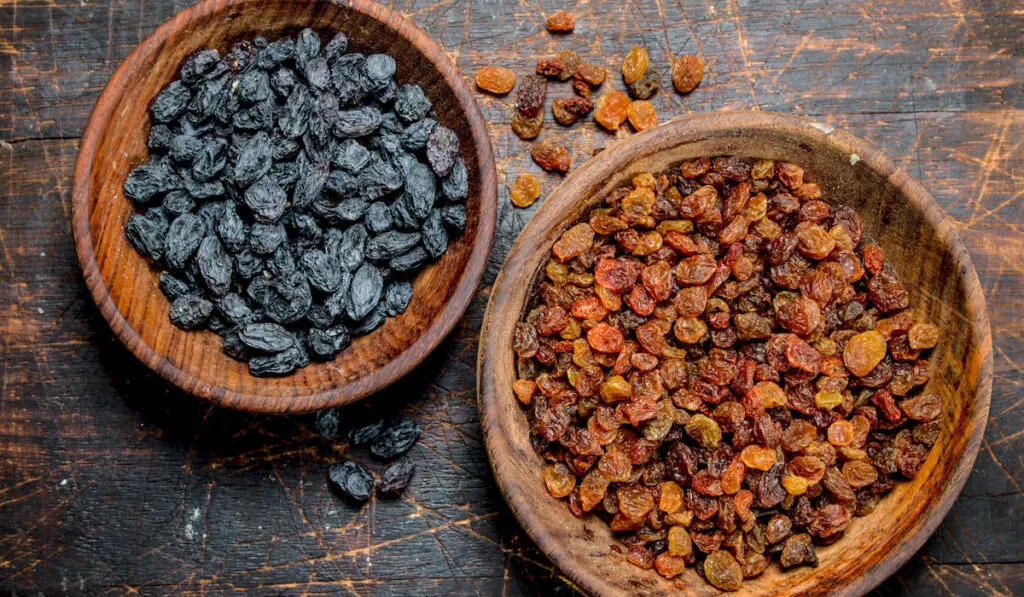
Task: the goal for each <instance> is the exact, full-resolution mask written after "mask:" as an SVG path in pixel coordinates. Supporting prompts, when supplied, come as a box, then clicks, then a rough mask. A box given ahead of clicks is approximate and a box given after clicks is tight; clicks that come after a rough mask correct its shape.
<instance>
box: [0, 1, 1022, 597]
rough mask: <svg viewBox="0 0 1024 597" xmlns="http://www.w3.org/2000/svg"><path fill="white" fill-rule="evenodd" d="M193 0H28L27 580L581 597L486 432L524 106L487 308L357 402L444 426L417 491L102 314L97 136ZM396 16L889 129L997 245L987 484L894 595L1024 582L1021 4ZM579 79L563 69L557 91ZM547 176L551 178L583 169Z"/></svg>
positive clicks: (890, 143) (8, 148) (668, 103)
mask: <svg viewBox="0 0 1024 597" xmlns="http://www.w3.org/2000/svg"><path fill="white" fill-rule="evenodd" d="M186 4H187V2H184V1H182V0H175V1H174V2H158V3H154V2H150V3H145V2H144V1H143V0H0V73H2V75H0V77H2V78H0V170H2V172H3V174H2V175H0V197H2V200H0V201H2V202H0V368H2V369H0V591H2V592H4V594H12V595H37V594H47V595H49V594H61V593H68V594H101V593H114V594H126V593H137V594H145V595H151V594H185V595H192V594H211V595H213V594H218V595H219V594H234V593H243V592H246V593H253V594H258V595H264V594H265V595H282V594H283V595H293V594H294V595H298V594H308V593H314V594H317V593H319V594H335V593H342V594H350V595H371V594H373V595H391V594H394V595H404V594H417V595H448V594H470V595H475V594H480V595H497V594H503V595H531V594H539V595H572V594H575V593H577V590H576V589H575V588H574V587H573V586H572V584H571V583H570V582H568V581H567V580H566V579H565V578H563V577H562V576H561V575H560V574H559V573H558V572H557V570H554V569H552V566H551V564H550V563H549V562H548V561H547V560H546V559H545V557H544V556H543V554H541V553H540V552H539V551H538V550H537V549H536V547H534V546H533V545H532V544H531V543H530V541H529V540H528V539H527V538H526V537H525V536H524V535H523V534H522V532H521V531H520V530H519V529H518V527H517V525H516V523H515V521H514V519H512V518H511V516H510V514H509V513H508V511H507V510H506V509H505V508H504V505H503V502H502V500H501V496H500V495H499V494H498V493H497V490H496V489H495V487H494V483H493V480H492V477H491V474H490V470H489V467H488V464H487V460H486V457H485V455H484V451H483V447H482V445H481V440H480V430H479V426H478V417H477V408H476V395H475V388H474V381H473V380H474V373H475V359H476V349H477V341H476V337H477V334H478V332H479V328H480V320H481V317H482V315H483V308H484V305H485V303H486V299H487V294H488V292H489V289H490V283H491V282H492V281H493V280H494V277H495V275H496V272H497V269H498V267H499V266H500V264H501V262H502V260H503V258H504V256H505V254H506V252H507V251H508V248H509V247H510V245H511V243H512V242H513V240H514V239H515V237H516V234H517V233H518V231H519V230H520V229H521V228H522V226H523V225H524V222H525V221H526V220H527V219H528V218H529V217H530V214H531V212H532V210H527V211H518V210H515V209H514V208H512V207H511V206H510V204H508V201H507V197H508V193H507V185H508V184H510V183H511V181H512V179H514V177H515V176H516V175H517V174H518V173H521V172H524V171H531V172H537V168H536V166H534V165H533V164H532V162H531V161H530V158H529V155H528V153H527V152H526V151H525V145H524V144H523V143H522V142H521V141H519V140H518V139H517V138H516V137H515V136H514V135H512V134H511V133H510V131H509V129H508V123H509V121H510V119H511V114H512V106H511V102H512V100H511V99H509V98H487V97H482V98H481V101H480V105H481V108H482V110H483V111H484V115H485V117H486V118H487V120H488V121H489V122H490V130H491V134H492V139H493V142H494V148H495V154H496V157H497V159H498V164H499V172H498V174H499V180H500V181H503V182H504V184H505V185H506V186H504V187H503V188H502V189H501V197H500V204H501V208H500V213H499V222H498V234H497V236H496V241H495V246H494V250H493V252H492V256H491V260H490V264H489V267H488V272H487V274H486V275H485V279H484V282H483V284H482V285H481V287H480V289H479V291H478V295H477V297H476V299H475V300H474V302H473V304H472V305H471V307H470V309H469V311H468V313H467V315H466V317H465V318H464V320H463V321H462V323H461V324H460V325H459V327H458V328H457V329H456V331H455V332H454V333H453V335H452V337H451V338H450V339H448V340H447V341H446V342H444V343H443V344H442V345H441V347H440V348H439V349H438V350H437V352H436V353H435V354H434V355H433V356H432V357H430V358H429V359H428V360H427V361H426V362H425V364H423V365H422V366H421V367H419V368H418V369H417V370H415V371H414V373H413V374H412V375H410V376H409V377H408V378H407V379H406V380H404V381H403V382H401V383H399V384H398V385H396V386H394V387H392V388H391V389H389V390H387V391H385V392H383V393H382V394H380V395H378V396H377V397H375V398H373V399H372V400H370V401H368V402H366V403H363V404H359V405H356V406H354V407H352V408H350V409H348V410H346V411H344V412H343V413H342V418H343V419H344V420H346V421H351V420H354V419H357V418H361V417H379V416H391V415H396V414H398V413H402V414H404V415H406V416H409V417H413V418H415V419H416V420H418V421H419V422H420V424H421V425H422V427H423V436H422V439H421V441H420V443H419V444H418V445H417V446H416V447H415V448H414V455H415V456H416V457H417V458H418V459H419V462H420V467H419V471H418V472H417V475H416V477H415V479H414V481H413V485H412V487H411V489H410V491H409V492H408V493H407V494H406V495H404V496H402V497H401V498H399V499H396V500H374V501H372V502H371V503H370V504H368V505H367V506H365V507H363V508H361V509H353V508H351V507H349V506H347V505H345V504H343V503H341V502H339V501H338V500H337V499H336V498H335V497H333V495H332V494H331V493H330V492H329V490H328V489H327V486H326V483H325V473H326V470H327V468H328V466H329V465H330V464H331V463H333V462H336V461H337V460H339V459H341V458H345V457H354V458H358V459H363V460H368V459H367V458H366V454H365V453H363V452H361V451H353V452H351V453H350V452H349V451H348V449H347V446H346V445H345V444H344V443H343V442H340V441H339V442H330V441H327V440H324V439H323V438H321V437H320V436H319V435H318V434H317V433H316V431H315V430H314V429H313V427H312V421H311V419H310V418H309V417H294V418H265V417H255V416H249V415H242V414H238V413H235V412H229V411H224V410H221V409H217V408H213V407H211V406H209V405H207V404H205V403H202V402H199V401H197V400H194V399H192V398H190V397H188V396H184V395H182V394H180V393H179V392H176V391H173V390H171V389H170V388H168V386H167V384H165V383H164V382H162V381H161V380H160V379H159V378H157V377H155V376H154V375H152V374H150V373H149V372H148V371H147V370H146V369H145V368H144V367H143V366H142V365H140V364H139V363H138V362H136V361H135V360H134V359H133V358H132V357H131V355H130V354H129V353H128V352H127V351H126V350H124V349H123V348H122V347H121V346H120V345H118V344H117V342H116V340H115V339H114V338H113V336H112V334H111V332H110V330H109V329H108V328H107V327H106V325H105V324H104V322H103V320H102V319H101V318H100V317H99V314H98V312H97V310H96V308H95V307H94V305H93V303H92V301H91V299H90V297H89V294H88V292H87V291H86V289H85V286H84V284H83V282H82V280H81V276H80V274H79V272H78V265H77V261H76V259H75V256H74V251H73V245H72V240H71V234H70V230H69V225H68V222H69V216H70V207H69V201H70V197H69V193H70V188H69V185H70V179H71V171H72V166H73V162H74V159H75V154H76V150H77V143H78V138H79V136H80V134H81V131H82V128H83V126H84V124H85V120H86V118H87V116H88V113H89V110H90V108H91V107H92V104H93V102H94V101H95V100H96V98H97V96H98V94H99V92H100V90H101V89H102V87H103V85H104V83H105V82H106V80H107V78H108V77H109V76H110V74H111V73H112V72H113V70H114V69H115V68H116V66H117V64H118V63H119V62H120V60H121V59H123V58H124V57H125V56H126V55H127V54H128V52H130V51H131V49H132V47H134V45H135V44H136V43H138V42H139V41H140V40H141V39H142V38H143V37H144V36H145V35H147V34H148V33H149V32H150V31H151V30H152V29H153V28H154V27H155V26H156V25H157V24H159V23H160V22H162V21H163V20H164V19H166V18H167V17H169V16H170V15H171V14H173V13H174V12H175V11H177V10H180V9H181V8H183V7H184V6H185V5H186ZM570 4H572V3H570ZM393 7H394V8H395V9H396V10H398V11H400V12H402V13H404V14H406V15H407V16H409V17H410V18H411V19H413V21H415V22H416V23H417V24H418V25H419V26H420V27H422V28H423V29H425V30H426V31H427V32H428V34H430V35H431V36H432V37H433V38H434V39H437V40H438V41H439V42H440V43H441V45H442V46H443V47H445V48H446V49H447V51H448V52H449V53H450V56H451V57H452V59H453V60H455V61H456V62H457V63H458V64H459V66H460V67H462V68H463V69H464V71H465V72H466V73H467V74H470V75H471V73H472V72H473V71H474V70H475V69H476V68H477V67H479V66H482V65H485V64H500V65H504V66H510V67H513V68H515V69H516V70H517V71H519V72H526V71H528V70H530V69H531V68H532V65H533V63H534V62H535V61H536V59H537V58H539V57H541V56H544V55H547V54H550V53H553V52H555V51H557V50H560V49H563V48H574V49H576V50H577V51H579V52H580V53H581V54H582V55H583V56H584V57H585V59H587V60H591V61H601V62H603V63H605V64H606V65H607V66H609V67H612V68H617V65H618V64H619V62H620V61H621V58H622V56H623V54H624V52H625V51H626V50H628V48H629V46H631V45H633V44H643V45H645V46H647V47H648V48H649V50H650V52H651V56H652V60H653V63H654V64H656V65H660V66H663V68H664V65H666V64H667V63H668V60H669V58H670V57H671V56H673V55H675V54H678V53H698V54H700V55H702V56H703V57H704V59H705V61H706V62H707V63H708V65H709V69H708V72H707V74H706V76H705V80H704V84H703V85H702V86H701V87H700V88H699V89H698V90H697V91H695V92H694V93H693V94H691V95H690V96H688V97H682V96H679V95H676V94H674V93H669V92H665V91H663V92H662V93H660V94H659V95H658V96H657V97H656V99H655V104H656V106H657V107H658V110H659V113H660V115H661V117H662V120H668V119H671V118H682V117H685V116H686V115H687V114H691V113H696V112H704V111H708V110H719V109H729V110H745V109H762V110H777V111H782V112H789V113H795V114H802V115H805V116H811V117H813V118H816V119H818V120H821V121H822V122H826V123H829V124H833V125H835V126H839V127H842V128H845V129H847V130H849V131H850V132H852V133H853V134H855V135H857V136H860V137H862V138H864V139H867V140H868V141H871V142H873V143H875V144H876V145H878V146H880V147H881V148H882V149H883V150H884V151H885V152H886V153H888V154H889V155H890V156H891V157H893V158H894V159H895V161H896V162H897V163H898V164H899V165H900V166H901V167H903V168H905V169H906V170H907V171H908V172H909V173H910V174H911V175H912V176H914V177H916V178H918V179H919V180H920V181H921V182H922V183H923V184H924V186H925V187H926V188H927V189H928V190H929V191H930V192H931V193H932V194H933V195H934V196H935V198H936V199H937V200H938V202H939V203H940V204H941V205H942V206H943V207H944V208H945V209H946V210H947V211H948V213H949V214H950V215H951V216H952V217H953V219H955V220H956V222H957V224H958V226H959V228H960V232H961V234H962V236H963V238H964V240H965V242H966V244H967V246H968V248H969V250H970V252H971V255H972V258H973V259H974V263H975V266H976V267H977V270H978V274H979V276H980V279H981V283H982V286H983V287H984V289H985V292H986V296H987V300H988V308H989V311H990V315H991V320H992V331H993V342H994V346H995V383H994V386H993V392H992V408H991V418H990V420H989V423H988V430H987V433H986V436H985V441H984V443H983V445H982V449H981V452H980V454H979V456H978V461H977V464H976V465H975V469H974V473H973V475H972V476H971V478H970V480H969V481H968V483H967V486H966V488H965V489H964V492H963V494H962V496H961V497H960V499H959V501H958V502H957V504H956V505H955V506H954V508H953V510H952V512H951V513H950V515H949V517H948V518H947V519H946V522H945V523H944V524H943V525H942V527H941V528H940V529H939V531H938V532H937V533H936V534H935V536H934V537H933V538H932V539H931V540H930V541H929V542H928V544H927V545H926V546H925V547H924V548H923V549H922V550H921V552H920V553H919V554H917V555H916V556H915V557H914V559H913V560H912V561H911V563H909V564H908V565H907V566H905V567H904V568H903V569H902V570H901V571H900V572H899V573H898V574H897V575H895V576H894V577H893V578H891V579H890V580H889V581H888V582H886V583H885V584H884V585H883V586H882V587H881V588H880V589H879V591H878V594H886V595H888V594H899V595H922V596H927V597H931V596H932V595H1014V594H1024V516H1022V514H1024V512H1022V510H1024V489H1022V484H1024V459H1022V456H1021V454H1022V451H1024V431H1022V428H1024V342H1022V337H1024V300H1022V299H1021V295H1022V293H1024V145H1022V143H1024V141H1022V139H1024V86H1022V81H1024V60H1022V54H1024V48H1022V36H1021V33H1020V32H1021V31H1022V30H1024V10H1022V8H1021V6H1020V4H1019V3H1017V2H1014V1H1013V0H993V1H988V2H984V1H978V2H960V1H958V0H938V1H936V0H911V1H907V2H887V1H885V0H867V1H864V2H856V3H853V2H850V3H841V4H840V3H829V2H826V1H824V0H800V1H797V0H777V1H775V2H770V3H769V2H759V1H756V0H739V1H738V0H707V1H705V0H679V1H678V2H666V1H651V2H649V1H642V0H628V1H623V2H614V1H607V0H592V1H590V2H587V1H581V2H579V4H578V5H573V6H569V7H568V8H569V9H570V10H573V11H574V12H576V13H577V15H578V17H579V18H578V25H577V29H576V33H575V34H574V35H573V36H571V37H559V38H553V37H551V36H549V35H548V34H547V33H545V32H543V31H542V29H543V14H544V12H545V11H548V12H550V11H553V10H555V9H557V8H561V7H562V6H560V5H559V3H557V2H553V1H550V0H519V2H511V1H499V0H471V1H470V0H460V1H457V0H443V1H439V2H431V0H407V1H405V2H396V3H393ZM666 75H667V72H666ZM664 82H665V83H667V82H668V78H667V76H665V77H664ZM614 84H615V85H616V86H619V87H620V88H621V83H620V82H619V81H616V82H615V83H614ZM568 93H569V90H568V89H567V88H565V87H561V86H559V87H556V88H553V89H552V90H551V93H549V99H548V102H549V103H550V100H551V98H553V97H557V96H560V95H566V94H568ZM544 134H545V135H548V136H551V137H555V138H558V139H561V140H563V141H564V142H565V143H567V144H569V145H570V146H571V147H572V151H573V157H574V160H575V161H576V162H577V163H581V162H582V161H583V160H584V159H586V156H588V155H590V154H591V153H592V152H593V151H594V150H595V149H600V148H603V147H607V146H608V145H609V144H611V143H614V142H615V140H616V136H612V135H609V134H606V133H601V132H597V131H595V129H594V125H593V124H587V125H577V127H576V128H574V129H570V130H566V129H560V128H557V127H556V126H555V125H551V126H549V127H548V128H547V130H546V132H545V133H544ZM628 134H629V133H628V132H627V131H620V132H619V133H618V136H619V137H621V136H624V135H628ZM542 179H543V182H544V185H545V188H546V189H551V188H553V187H554V185H556V184H557V182H558V180H557V178H556V177H554V176H551V175H544V176H543V177H542ZM534 209H535V208H534ZM908 238H911V239H912V231H908ZM370 464H371V466H372V465H373V464H374V463H372V461H371V462H370Z"/></svg>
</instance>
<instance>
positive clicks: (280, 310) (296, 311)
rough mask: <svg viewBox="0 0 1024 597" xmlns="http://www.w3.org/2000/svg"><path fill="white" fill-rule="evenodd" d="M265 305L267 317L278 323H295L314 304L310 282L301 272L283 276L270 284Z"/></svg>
mask: <svg viewBox="0 0 1024 597" xmlns="http://www.w3.org/2000/svg"><path fill="white" fill-rule="evenodd" d="M264 304H265V306H266V308H267V316H268V317H269V318H270V319H271V320H273V321H276V322H278V323H283V324H288V323H295V322H296V321H298V320H300V319H302V317H303V315H305V314H306V311H308V310H309V307H310V306H311V305H312V304H313V294H312V292H311V290H310V287H309V282H308V281H307V280H306V276H304V275H303V274H302V273H301V272H294V273H292V274H289V275H287V276H281V277H280V278H276V279H274V280H273V281H271V282H270V284H269V285H268V286H267V294H266V297H265V301H264Z"/></svg>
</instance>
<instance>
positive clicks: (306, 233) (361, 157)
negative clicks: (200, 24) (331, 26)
mask: <svg viewBox="0 0 1024 597" xmlns="http://www.w3.org/2000/svg"><path fill="white" fill-rule="evenodd" d="M347 45H348V42H347V37H346V36H345V35H344V34H343V33H339V34H338V35H336V36H335V37H334V38H333V39H332V40H331V41H330V42H329V43H328V44H327V45H326V46H322V44H321V41H320V38H319V35H318V34H317V33H315V32H314V31H312V30H309V29H306V30H303V31H301V32H299V34H298V36H297V37H296V38H294V39H289V38H282V39H280V40H277V41H274V42H269V43H268V42H265V41H258V42H257V43H252V42H248V41H243V42H240V43H238V44H235V46H233V48H232V49H231V51H230V52H229V53H228V54H227V55H226V56H224V57H223V58H221V56H220V54H219V53H217V52H216V51H213V50H201V51H200V52H197V53H196V54H194V55H193V56H192V57H190V58H189V59H188V60H187V61H186V63H185V65H184V66H183V67H182V69H181V71H180V80H179V81H176V82H174V83H171V84H170V85H168V87H167V88H165V89H164V90H163V91H161V93H160V94H159V95H158V96H157V98H156V100H155V101H154V105H153V106H152V109H151V113H152V116H153V121H154V125H153V126H152V127H151V133H150V136H149V139H148V142H147V144H148V146H149V147H150V150H151V155H150V156H149V160H148V162H147V163H146V164H143V165H141V166H139V167H137V168H135V169H134V170H133V171H132V172H131V173H130V174H129V176H128V178H127V180H126V182H125V186H124V193H125V196H126V197H127V198H129V199H131V200H132V201H134V202H135V203H136V204H137V205H139V206H140V209H141V208H143V207H145V206H147V205H150V204H153V205H152V206H150V207H149V209H148V211H146V212H145V213H144V214H142V215H138V216H133V217H130V218H129V219H128V224H127V226H126V231H125V232H126V235H127V237H128V240H129V241H130V242H131V243H132V244H133V246H134V247H135V248H136V249H137V250H139V251H140V252H141V253H142V254H144V255H145V256H146V257H148V258H150V259H152V260H154V261H156V262H159V265H161V266H163V267H164V268H166V269H167V270H169V272H168V273H167V275H165V276H162V278H161V288H162V289H163V290H164V292H165V294H166V295H167V296H168V298H170V299H172V300H173V301H174V302H173V303H172V306H171V309H170V316H171V321H172V323H174V324H175V325H179V326H181V327H185V328H188V329H198V328H202V327H207V328H209V329H211V330H212V331H214V332H216V333H218V334H221V335H222V336H223V337H224V351H225V353H227V354H228V355H230V356H232V357H233V358H237V359H239V360H243V361H247V362H248V363H249V371H250V373H251V374H253V375H285V374H288V373H290V372H291V371H293V370H295V369H296V368H299V367H304V366H305V365H307V364H308V363H309V362H310V360H311V359H317V360H329V359H331V358H334V356H336V355H337V354H338V353H339V352H341V351H342V350H344V349H345V348H346V347H347V346H348V345H349V343H350V341H351V336H352V335H353V334H365V333H369V332H370V331H372V330H373V329H375V328H376V327H378V326H379V325H381V324H382V323H383V322H384V320H385V319H386V317H389V316H396V315H399V314H401V313H402V312H403V311H404V310H405V308H406V306H407V305H408V304H409V302H410V301H411V299H412V284H411V282H410V280H409V278H410V277H411V276H412V275H413V274H414V273H415V271H416V270H417V269H418V268H420V267H422V266H423V265H425V264H426V263H427V262H428V261H430V260H432V259H436V258H439V257H440V256H441V254H442V253H443V252H444V251H445V250H446V249H447V246H448V241H449V235H455V234H458V233H460V232H461V230H462V229H463V228H464V227H465V208H464V207H463V206H461V205H458V203H459V202H461V201H463V200H465V199H466V198H467V197H468V191H469V179H468V172H467V170H466V168H465V164H463V163H462V160H461V158H460V157H459V155H458V154H459V139H458V137H457V135H456V134H455V133H454V132H453V131H451V130H449V129H447V128H445V127H444V126H441V125H439V124H438V123H437V121H436V120H435V119H433V118H430V113H431V110H432V104H431V102H430V100H429V99H428V98H427V97H426V94H425V93H424V92H423V89H422V88H420V87H419V86H417V85H412V84H406V85H403V86H401V88H399V87H398V85H397V84H396V83H395V82H394V76H395V73H396V66H397V65H396V63H395V60H394V59H393V58H391V57H390V56H387V55H384V54H371V55H368V56H364V55H361V54H355V53H353V54H347V53H346V52H347ZM480 74H481V80H482V81H484V80H486V79H487V78H488V74H487V73H486V72H483V71H482V72H481V73H480ZM491 74H503V75H506V76H507V75H509V74H510V72H504V73H498V72H496V71H491ZM482 86H486V83H485V84H484V85H482ZM356 137H358V138H359V141H356V140H355V138H356ZM413 151H415V152H422V153H416V154H414V153H410V152H413ZM421 156H425V162H424V161H423V160H424V157H421ZM332 167H333V170H332ZM403 187H404V189H405V191H404V193H396V191H398V190H399V189H401V188H403ZM154 200H159V201H154ZM438 200H444V201H446V202H448V203H451V205H445V206H444V207H439V208H435V202H437V201H438ZM170 218H173V220H172V221H170V222H168V220H169V219H170ZM368 231H369V232H368ZM412 231H420V232H421V233H415V234H411V235H407V236H394V235H395V234H400V233H401V234H407V233H410V232H412ZM371 233H372V234H373V235H374V238H373V239H372V240H371V239H369V238H368V237H369V235H370V234H371ZM389 234H391V236H388V235H389ZM409 239H411V243H407V242H406V241H408V240H409ZM368 241H369V242H368ZM370 261H373V262H374V263H369V262H370ZM170 272H173V274H174V275H173V277H172V275H171V273H170ZM385 280H387V282H385ZM381 299H383V301H382V300H381ZM214 309H216V311H214ZM278 324H284V325H287V326H289V329H288V331H286V332H284V333H283V334H282V333H280V329H281V328H280V326H279V325H278ZM253 325H255V326H263V328H260V327H255V328H252V327H243V326H253ZM273 326H277V327H276V328H275V327H273ZM261 329H263V330H264V331H265V330H266V329H274V330H276V331H275V332H274V333H275V334H277V335H278V337H279V338H284V340H283V341H281V342H277V343H276V344H275V342H276V340H273V339H272V338H271V336H270V335H268V334H267V333H263V334H262V336H259V334H260V332H258V330H261Z"/></svg>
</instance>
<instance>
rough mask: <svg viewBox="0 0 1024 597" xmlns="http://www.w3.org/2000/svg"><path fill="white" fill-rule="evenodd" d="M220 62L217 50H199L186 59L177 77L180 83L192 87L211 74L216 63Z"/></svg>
mask: <svg viewBox="0 0 1024 597" xmlns="http://www.w3.org/2000/svg"><path fill="white" fill-rule="evenodd" d="M219 62H220V54H219V53H218V52H217V50H211V49H205V50H199V51H198V52H196V53H195V54H192V55H191V56H189V57H188V60H186V61H185V64H183V65H182V67H181V72H179V73H178V76H179V77H181V81H182V83H184V84H185V85H189V86H193V85H195V84H197V83H199V82H200V81H202V80H203V77H204V76H205V75H206V74H207V73H209V72H211V71H212V70H213V68H214V67H215V66H217V63H219Z"/></svg>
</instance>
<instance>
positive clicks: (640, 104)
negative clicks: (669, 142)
mask: <svg viewBox="0 0 1024 597" xmlns="http://www.w3.org/2000/svg"><path fill="white" fill-rule="evenodd" d="M626 117H627V118H629V123H630V124H631V125H633V128H634V129H636V130H637V131H644V130H647V129H649V128H651V127H652V126H656V125H657V124H658V114H657V112H655V111H654V104H652V103H651V102H648V101H645V100H637V101H635V102H633V103H631V104H629V108H628V109H627V110H626Z"/></svg>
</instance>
